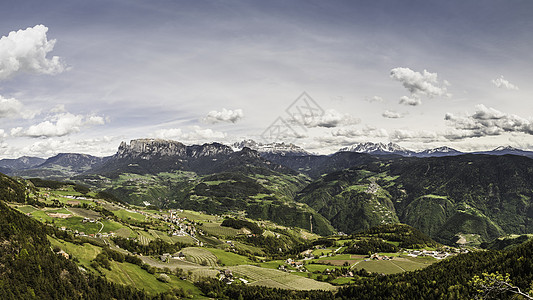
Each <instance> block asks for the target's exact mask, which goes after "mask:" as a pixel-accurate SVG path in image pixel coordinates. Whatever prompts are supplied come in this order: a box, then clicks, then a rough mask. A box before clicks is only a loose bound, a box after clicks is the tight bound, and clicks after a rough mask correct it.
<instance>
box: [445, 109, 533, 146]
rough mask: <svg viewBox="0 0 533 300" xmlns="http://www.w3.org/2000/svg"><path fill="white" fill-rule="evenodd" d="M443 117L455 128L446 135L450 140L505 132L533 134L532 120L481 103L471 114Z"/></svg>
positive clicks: (449, 114) (448, 114)
mask: <svg viewBox="0 0 533 300" xmlns="http://www.w3.org/2000/svg"><path fill="white" fill-rule="evenodd" d="M444 119H445V120H446V121H448V122H449V125H450V126H452V127H453V128H454V129H455V131H453V132H450V133H448V134H447V135H446V137H447V138H448V139H451V140H457V139H464V138H470V137H483V136H496V135H501V134H503V133H506V132H508V133H525V134H529V135H533V120H531V119H529V120H528V119H525V118H522V117H520V116H517V115H513V114H506V113H503V112H501V111H498V110H496V109H494V108H489V107H486V106H485V105H483V104H480V105H477V106H476V112H475V113H473V114H469V115H466V116H456V115H454V114H451V113H447V114H446V116H445V118H444Z"/></svg>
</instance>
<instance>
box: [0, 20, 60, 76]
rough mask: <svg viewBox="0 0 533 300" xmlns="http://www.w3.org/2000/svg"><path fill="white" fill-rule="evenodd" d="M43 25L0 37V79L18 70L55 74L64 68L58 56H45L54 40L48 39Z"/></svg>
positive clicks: (46, 29) (50, 49)
mask: <svg viewBox="0 0 533 300" xmlns="http://www.w3.org/2000/svg"><path fill="white" fill-rule="evenodd" d="M47 31H48V28H47V27H46V26H44V25H36V26H35V27H33V28H32V27H29V28H27V29H25V30H19V31H12V32H10V33H9V35H8V36H3V37H2V38H0V80H1V79H6V78H9V77H11V76H13V75H14V74H16V73H18V72H29V73H37V74H57V73H61V72H63V71H64V70H65V69H66V66H65V64H64V63H63V62H62V61H61V59H60V58H59V57H58V56H53V57H52V58H50V59H48V58H46V55H47V54H48V53H49V52H51V51H52V50H53V49H54V45H55V42H56V40H48V39H47V37H46V32H47Z"/></svg>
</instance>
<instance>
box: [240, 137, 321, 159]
mask: <svg viewBox="0 0 533 300" xmlns="http://www.w3.org/2000/svg"><path fill="white" fill-rule="evenodd" d="M232 146H233V148H234V149H238V150H240V149H242V148H244V147H248V148H250V149H252V150H255V151H257V152H259V153H260V154H261V155H262V156H265V154H279V155H283V156H285V155H286V156H303V155H311V153H309V152H307V151H306V150H304V149H303V148H301V147H299V146H296V145H294V144H285V143H283V142H282V143H267V144H263V143H258V142H256V141H254V140H244V141H242V142H237V143H234V144H233V145H232Z"/></svg>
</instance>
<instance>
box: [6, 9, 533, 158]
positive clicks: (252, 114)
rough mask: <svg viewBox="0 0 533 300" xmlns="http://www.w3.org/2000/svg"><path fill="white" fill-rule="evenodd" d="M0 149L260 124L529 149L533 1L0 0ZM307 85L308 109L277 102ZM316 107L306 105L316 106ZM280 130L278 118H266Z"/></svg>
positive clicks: (239, 132) (215, 133)
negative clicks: (293, 110)
mask: <svg viewBox="0 0 533 300" xmlns="http://www.w3.org/2000/svg"><path fill="white" fill-rule="evenodd" d="M0 11H1V16H2V17H1V18H0V36H1V37H2V39H1V40H0V158H7V157H18V156H22V155H32V156H41V157H48V156H51V155H54V154H56V153H58V152H81V153H88V154H94V155H109V154H113V153H114V152H115V151H116V149H117V147H118V145H119V143H120V141H122V140H124V141H128V140H131V139H135V138H144V137H153V138H167V139H174V140H179V141H182V142H184V143H186V144H194V143H204V142H212V141H218V142H223V143H232V142H235V141H239V140H242V139H245V138H252V139H255V140H258V141H263V142H267V141H269V140H271V139H273V138H274V137H272V136H270V137H268V138H265V135H264V133H265V132H266V131H268V130H267V129H268V128H272V127H269V126H271V125H272V124H273V123H274V122H275V121H276V120H279V119H280V118H281V119H282V120H283V121H284V122H283V123H282V124H285V125H286V126H288V127H289V128H290V129H291V130H289V131H287V132H288V135H286V136H280V137H278V138H277V139H279V140H286V141H292V142H294V143H296V144H298V145H301V146H303V147H304V148H306V149H308V150H310V151H314V152H318V153H331V152H333V151H336V150H337V149H339V148H341V147H343V146H346V145H350V144H353V143H357V142H365V141H373V142H378V141H382V142H389V141H392V142H395V143H398V144H400V145H401V146H404V147H408V148H411V149H424V148H430V147H437V146H442V145H448V146H451V147H454V148H456V149H459V150H463V151H471V150H481V149H491V148H495V147H497V146H500V145H511V146H515V147H519V148H523V149H531V150H533V101H532V100H533V99H532V96H533V87H532V85H531V78H533V71H532V70H533V57H532V56H533V51H531V49H533V36H532V35H531V32H533V19H532V18H531V13H533V2H531V1H514V0H513V1H150V2H149V1H125V0H124V1H117V0H108V1H73V0H68V1H47V2H43V1H17V2H16V3H9V4H7V3H2V4H0ZM303 92H306V93H307V95H308V96H310V97H311V98H312V99H313V100H314V102H315V103H316V105H318V107H320V110H319V111H318V112H320V113H319V114H311V115H307V116H300V117H301V118H299V116H297V115H296V116H295V115H289V114H288V113H287V111H286V109H287V108H288V107H290V106H291V104H292V103H293V102H294V101H295V100H297V99H298V97H299V96H300V95H302V93H303ZM316 112H317V111H315V113H316ZM274 125H276V124H274Z"/></svg>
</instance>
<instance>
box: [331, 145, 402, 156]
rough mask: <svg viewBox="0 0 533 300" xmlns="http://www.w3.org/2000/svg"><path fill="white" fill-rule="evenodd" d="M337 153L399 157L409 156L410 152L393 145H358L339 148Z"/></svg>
mask: <svg viewBox="0 0 533 300" xmlns="http://www.w3.org/2000/svg"><path fill="white" fill-rule="evenodd" d="M339 151H348V152H359V153H370V154H400V155H410V153H412V151H410V150H407V149H405V148H403V147H401V146H399V145H397V144H394V143H388V144H384V143H372V142H366V143H359V144H355V145H352V146H349V147H344V148H341V149H340V150H339Z"/></svg>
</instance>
